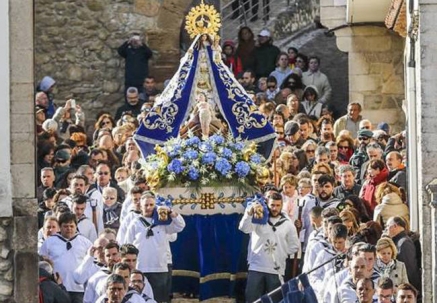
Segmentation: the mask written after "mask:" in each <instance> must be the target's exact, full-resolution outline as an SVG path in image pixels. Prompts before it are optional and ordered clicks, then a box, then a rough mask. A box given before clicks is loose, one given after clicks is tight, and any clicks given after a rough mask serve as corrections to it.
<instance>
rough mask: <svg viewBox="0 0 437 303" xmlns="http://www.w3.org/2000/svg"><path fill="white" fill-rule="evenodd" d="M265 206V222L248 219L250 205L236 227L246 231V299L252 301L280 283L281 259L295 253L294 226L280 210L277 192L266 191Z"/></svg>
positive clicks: (295, 237) (282, 265)
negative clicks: (247, 240) (247, 237)
mask: <svg viewBox="0 0 437 303" xmlns="http://www.w3.org/2000/svg"><path fill="white" fill-rule="evenodd" d="M268 209H269V219H268V224H254V223H253V222H252V218H253V213H254V208H253V206H252V207H249V208H248V209H247V210H246V211H245V213H244V216H243V218H242V219H241V221H240V225H239V227H238V228H239V229H240V230H241V231H242V232H244V233H246V234H250V243H249V247H248V257H247V259H248V263H249V272H248V276H247V284H246V302H253V301H255V300H257V299H259V298H260V297H261V296H262V295H264V294H266V293H268V292H270V291H272V290H273V289H275V288H276V287H279V286H280V285H281V284H282V282H283V276H284V274H285V260H286V259H287V256H288V255H293V254H294V253H296V252H297V250H298V248H299V245H300V243H299V238H298V235H297V231H296V227H295V226H294V224H293V222H291V220H290V219H288V218H287V217H286V216H285V215H284V214H282V213H281V209H282V196H281V194H279V193H272V194H271V195H269V197H268Z"/></svg>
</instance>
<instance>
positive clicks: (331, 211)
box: [322, 207, 343, 223]
mask: <svg viewBox="0 0 437 303" xmlns="http://www.w3.org/2000/svg"><path fill="white" fill-rule="evenodd" d="M339 213H340V212H339V211H338V209H336V208H335V207H328V208H325V209H323V210H322V217H323V218H325V219H326V218H329V217H332V216H338V214H339ZM340 220H341V219H340ZM341 222H343V221H341ZM341 222H339V223H341Z"/></svg>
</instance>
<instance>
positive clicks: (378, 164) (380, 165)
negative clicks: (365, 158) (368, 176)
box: [369, 159, 385, 170]
mask: <svg viewBox="0 0 437 303" xmlns="http://www.w3.org/2000/svg"><path fill="white" fill-rule="evenodd" d="M369 167H370V168H373V169H379V170H383V169H384V168H385V163H384V161H382V160H380V159H373V160H370V162H369Z"/></svg>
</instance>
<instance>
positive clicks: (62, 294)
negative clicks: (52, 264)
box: [39, 268, 71, 303]
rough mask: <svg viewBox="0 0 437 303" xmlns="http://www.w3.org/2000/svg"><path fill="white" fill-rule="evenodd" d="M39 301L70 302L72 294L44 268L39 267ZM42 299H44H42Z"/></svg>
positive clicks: (43, 302)
mask: <svg viewBox="0 0 437 303" xmlns="http://www.w3.org/2000/svg"><path fill="white" fill-rule="evenodd" d="M39 289H40V295H39V298H40V300H39V303H70V302H71V301H70V296H69V295H68V293H67V291H66V290H65V287H64V286H63V285H62V284H61V285H58V284H56V283H55V281H53V279H52V276H51V275H50V274H49V273H48V272H47V271H46V270H44V269H42V268H40V269H39ZM41 299H42V300H41Z"/></svg>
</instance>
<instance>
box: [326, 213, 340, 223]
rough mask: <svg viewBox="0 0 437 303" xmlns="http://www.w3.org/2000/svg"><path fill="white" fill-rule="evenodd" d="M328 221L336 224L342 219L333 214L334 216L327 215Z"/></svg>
mask: <svg viewBox="0 0 437 303" xmlns="http://www.w3.org/2000/svg"><path fill="white" fill-rule="evenodd" d="M328 223H330V224H338V223H343V220H341V218H340V217H339V216H337V215H334V216H330V217H328Z"/></svg>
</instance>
